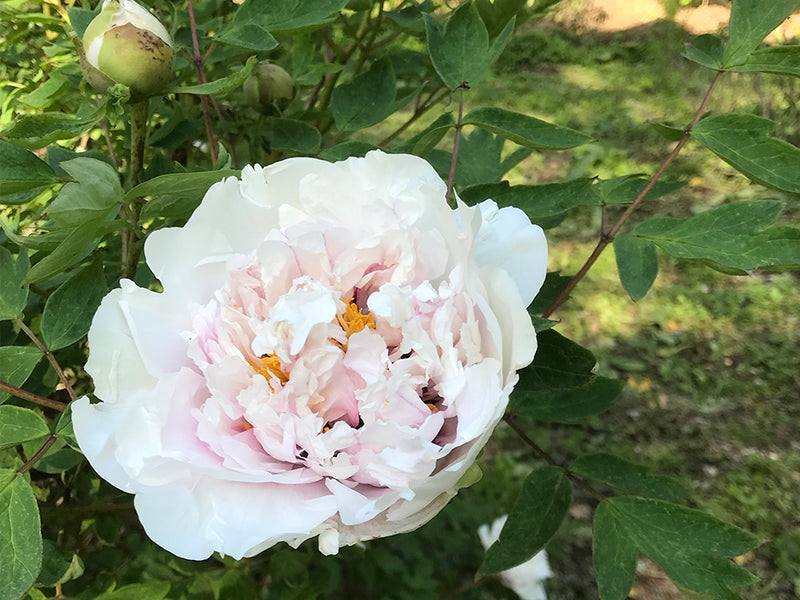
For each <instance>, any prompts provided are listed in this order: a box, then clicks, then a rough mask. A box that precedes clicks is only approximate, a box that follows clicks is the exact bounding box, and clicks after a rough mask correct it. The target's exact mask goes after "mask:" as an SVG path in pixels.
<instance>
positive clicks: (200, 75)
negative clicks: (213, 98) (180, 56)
mask: <svg viewBox="0 0 800 600" xmlns="http://www.w3.org/2000/svg"><path fill="white" fill-rule="evenodd" d="M188 5H189V26H190V27H191V30H192V46H194V57H193V58H192V62H193V63H194V68H195V70H196V71H197V80H198V81H199V82H200V84H201V85H202V84H204V83H206V75H205V73H204V72H203V60H204V59H205V57H204V56H200V44H199V43H198V41H197V23H196V22H195V20H194V6H193V5H192V0H188ZM206 56H208V54H206ZM200 103H201V104H202V105H203V117H204V118H205V122H206V135H207V136H208V149H209V151H210V152H211V160H212V161H213V162H214V164H216V163H217V144H216V142H215V141H214V129H213V127H212V126H211V111H210V110H209V109H208V96H207V95H205V94H203V95H201V96H200Z"/></svg>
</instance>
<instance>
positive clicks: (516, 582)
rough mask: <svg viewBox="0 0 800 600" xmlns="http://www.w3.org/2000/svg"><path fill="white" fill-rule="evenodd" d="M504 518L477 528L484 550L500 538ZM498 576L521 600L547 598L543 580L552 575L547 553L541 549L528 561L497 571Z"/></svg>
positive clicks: (504, 521) (543, 599)
mask: <svg viewBox="0 0 800 600" xmlns="http://www.w3.org/2000/svg"><path fill="white" fill-rule="evenodd" d="M506 519H508V515H503V516H502V517H498V518H497V519H495V520H494V522H492V525H491V527H490V526H489V525H481V526H480V527H479V528H478V537H479V538H480V540H481V545H483V548H484V550H488V549H489V546H491V545H492V544H494V543H495V542H496V541H497V540H498V539H499V538H500V532H501V531H502V530H503V526H504V525H505V524H506ZM498 576H499V578H500V581H501V582H502V583H503V585H504V586H506V587H507V588H509V589H510V590H513V591H514V593H515V594H517V596H519V597H520V598H521V599H522V600H547V593H546V591H545V589H544V580H545V579H549V578H550V577H552V576H553V572H552V571H551V570H550V563H549V562H548V561H547V553H546V552H545V551H544V550H542V551H541V552H539V553H537V554H535V555H534V556H533V558H531V559H530V560H529V561H527V562H524V563H522V564H521V565H517V566H516V567H513V568H511V569H508V570H507V571H502V572H500V573H498Z"/></svg>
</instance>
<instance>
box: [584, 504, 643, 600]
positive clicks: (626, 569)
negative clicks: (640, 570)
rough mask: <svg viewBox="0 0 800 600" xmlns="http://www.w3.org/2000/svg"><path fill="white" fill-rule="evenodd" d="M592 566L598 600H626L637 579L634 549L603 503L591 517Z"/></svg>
mask: <svg viewBox="0 0 800 600" xmlns="http://www.w3.org/2000/svg"><path fill="white" fill-rule="evenodd" d="M592 563H593V565H594V572H595V576H596V577H597V587H598V589H599V591H600V600H625V598H627V597H628V593H629V592H630V591H631V588H632V587H633V580H634V579H635V577H636V546H635V545H634V544H633V542H632V540H631V539H630V538H629V537H628V536H627V535H626V534H625V532H624V531H623V530H622V527H621V526H620V524H619V522H618V521H617V519H616V518H615V516H614V514H613V511H612V510H611V509H610V508H609V506H608V503H607V501H605V500H604V501H603V502H601V503H600V504H599V505H598V507H597V509H596V510H595V513H594V526H593V528H592Z"/></svg>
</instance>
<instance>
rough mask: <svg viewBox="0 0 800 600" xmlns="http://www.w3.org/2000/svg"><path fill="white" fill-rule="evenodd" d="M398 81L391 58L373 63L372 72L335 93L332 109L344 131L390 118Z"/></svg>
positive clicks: (345, 84)
mask: <svg viewBox="0 0 800 600" xmlns="http://www.w3.org/2000/svg"><path fill="white" fill-rule="evenodd" d="M396 95H397V82H396V81H395V77H394V69H393V68H392V62H391V60H389V58H388V57H385V58H382V59H380V60H378V61H376V62H374V63H373V64H372V66H371V67H370V69H369V71H367V72H365V73H362V74H360V75H358V76H357V77H355V78H354V79H353V80H352V81H350V82H348V83H344V84H342V85H340V86H338V87H336V88H335V89H334V90H333V94H332V95H331V103H330V109H331V113H332V114H333V118H334V120H335V121H336V127H337V128H338V129H340V130H341V131H356V130H357V129H361V128H363V127H368V126H370V125H374V124H375V123H377V122H379V121H382V120H383V119H385V118H386V117H388V116H389V115H390V114H391V113H392V112H394V110H396V108H395V102H394V100H395V97H396Z"/></svg>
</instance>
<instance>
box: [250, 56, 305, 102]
mask: <svg viewBox="0 0 800 600" xmlns="http://www.w3.org/2000/svg"><path fill="white" fill-rule="evenodd" d="M242 87H243V90H244V100H245V103H246V104H247V105H248V106H251V107H252V108H256V109H260V108H263V107H267V106H270V105H271V104H272V103H273V102H275V101H276V100H277V101H282V100H289V99H291V97H292V93H293V90H294V85H293V83H292V77H291V75H289V74H288V73H287V72H286V71H284V70H283V69H282V68H281V67H279V66H278V65H276V64H274V63H271V62H269V61H264V62H260V63H258V64H257V65H256V67H255V69H253V73H252V75H250V77H248V78H247V81H245V82H244V86H242Z"/></svg>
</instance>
